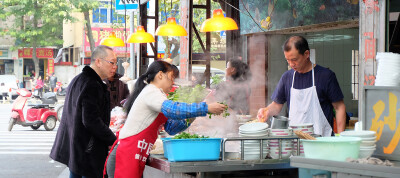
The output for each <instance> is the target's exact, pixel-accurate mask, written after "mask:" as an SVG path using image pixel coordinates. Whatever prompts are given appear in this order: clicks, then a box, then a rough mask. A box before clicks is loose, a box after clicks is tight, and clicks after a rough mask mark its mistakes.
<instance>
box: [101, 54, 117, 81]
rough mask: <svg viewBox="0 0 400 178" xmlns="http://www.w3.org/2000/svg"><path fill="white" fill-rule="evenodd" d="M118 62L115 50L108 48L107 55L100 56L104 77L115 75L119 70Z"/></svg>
mask: <svg viewBox="0 0 400 178" xmlns="http://www.w3.org/2000/svg"><path fill="white" fill-rule="evenodd" d="M117 62H118V61H117V56H116V55H115V53H114V51H111V50H107V57H105V58H103V59H101V58H100V63H101V67H100V69H101V73H102V79H104V78H110V77H112V76H114V74H115V72H116V70H117Z"/></svg>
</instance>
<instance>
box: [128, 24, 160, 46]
mask: <svg viewBox="0 0 400 178" xmlns="http://www.w3.org/2000/svg"><path fill="white" fill-rule="evenodd" d="M155 41H156V40H154V37H153V35H151V34H150V33H147V32H146V31H145V30H144V28H143V26H138V27H137V29H136V32H135V33H132V34H131V35H129V37H128V43H152V42H155Z"/></svg>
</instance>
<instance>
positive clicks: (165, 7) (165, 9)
mask: <svg viewBox="0 0 400 178" xmlns="http://www.w3.org/2000/svg"><path fill="white" fill-rule="evenodd" d="M164 16H165V22H166V21H167V5H166V4H165V0H164Z"/></svg>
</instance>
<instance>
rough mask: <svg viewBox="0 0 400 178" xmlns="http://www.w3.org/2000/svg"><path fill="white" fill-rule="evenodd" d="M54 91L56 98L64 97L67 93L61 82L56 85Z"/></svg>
mask: <svg viewBox="0 0 400 178" xmlns="http://www.w3.org/2000/svg"><path fill="white" fill-rule="evenodd" d="M55 90H56V91H55V92H56V93H57V95H58V96H65V94H66V93H67V91H66V88H65V87H63V84H62V83H61V82H57V83H56V88H55Z"/></svg>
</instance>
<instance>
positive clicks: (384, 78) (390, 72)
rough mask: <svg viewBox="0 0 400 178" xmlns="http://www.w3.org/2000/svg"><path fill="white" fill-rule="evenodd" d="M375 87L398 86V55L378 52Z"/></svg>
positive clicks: (399, 57) (399, 60)
mask: <svg viewBox="0 0 400 178" xmlns="http://www.w3.org/2000/svg"><path fill="white" fill-rule="evenodd" d="M376 61H377V62H378V69H377V72H376V79H375V86H400V80H399V77H400V70H399V69H400V54H396V53H388V52H378V53H377V55H376Z"/></svg>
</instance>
